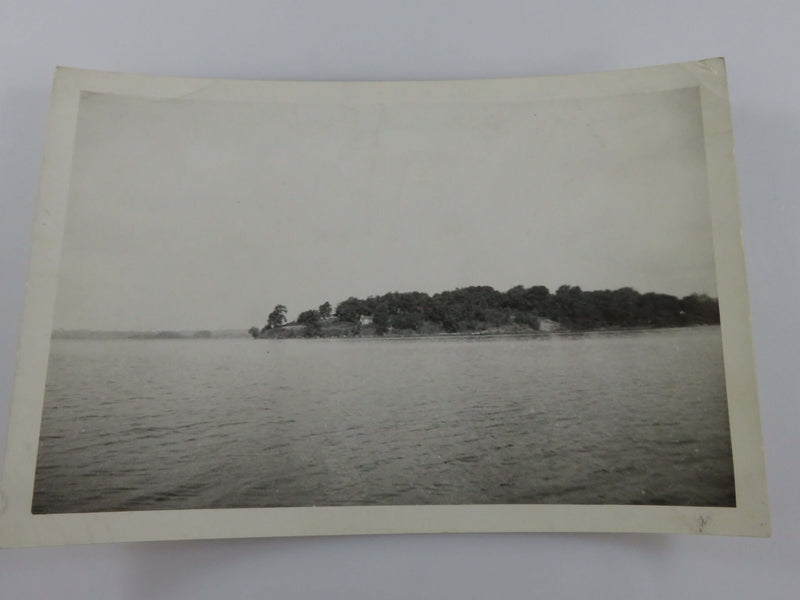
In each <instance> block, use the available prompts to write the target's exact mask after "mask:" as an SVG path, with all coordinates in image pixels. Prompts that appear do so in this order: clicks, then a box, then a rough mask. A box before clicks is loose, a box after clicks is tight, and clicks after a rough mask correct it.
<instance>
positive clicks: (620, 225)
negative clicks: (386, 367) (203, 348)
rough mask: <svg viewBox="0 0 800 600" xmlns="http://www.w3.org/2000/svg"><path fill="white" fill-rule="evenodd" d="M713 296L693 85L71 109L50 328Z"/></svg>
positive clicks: (186, 325)
mask: <svg viewBox="0 0 800 600" xmlns="http://www.w3.org/2000/svg"><path fill="white" fill-rule="evenodd" d="M519 284H521V285H524V286H525V287H530V286H532V285H545V286H547V287H548V288H549V289H550V291H551V292H554V291H555V290H556V289H557V288H558V287H559V286H560V285H562V284H569V285H577V286H580V287H581V288H582V289H584V290H595V289H617V288H621V287H633V288H634V289H636V290H638V291H640V292H641V293H646V292H650V291H653V292H659V293H666V294H672V295H675V296H678V297H682V296H686V295H688V294H692V293H699V294H708V295H710V296H713V297H716V295H717V291H716V283H715V277H714V260H713V244H712V236H711V224H710V216H709V209H708V200H707V187H706V175H705V159H704V138H703V129H702V116H701V112H700V104H699V95H698V92H697V89H695V88H689V89H685V90H676V91H668V92H659V93H652V94H632V95H625V96H617V97H610V98H590V99H559V100H557V101H537V102H524V103H523V102H518V103H465V104H453V103H446V104H445V103H431V104H411V103H401V102H396V103H382V104H377V103H358V102H357V101H354V102H353V103H352V104H348V105H326V104H322V103H314V102H312V101H309V102H308V103H305V104H290V103H274V104H257V103H233V102H211V101H203V100H185V99H175V100H152V99H143V98H134V97H126V96H114V95H102V94H88V95H85V96H84V97H83V98H82V99H81V106H80V112H79V119H78V128H77V136H76V145H75V154H74V161H73V173H72V188H71V194H70V205H69V207H68V213H67V222H66V229H65V237H64V249H63V257H62V265H61V272H60V277H59V290H58V296H57V303H56V317H55V321H54V325H53V328H54V329H65V330H76V329H90V330H108V331H125V330H131V331H155V330H173V331H175V330H179V331H184V330H185V331H195V330H220V329H240V328H245V329H246V328H247V327H249V326H250V325H259V326H261V325H263V324H264V323H265V322H266V319H267V315H268V314H269V312H270V311H271V310H272V308H273V307H274V306H275V305H276V304H284V305H286V306H287V307H288V309H289V318H290V319H293V318H294V317H296V315H297V314H298V313H299V312H301V311H303V310H306V309H309V308H316V307H317V306H319V305H320V304H322V303H323V302H325V301H329V302H331V303H332V304H333V305H335V304H336V303H337V302H340V301H342V300H345V299H346V298H348V297H350V296H356V297H360V298H364V297H367V296H370V295H380V294H384V293H386V292H390V291H400V292H405V291H420V292H425V293H428V294H434V293H437V292H441V291H444V290H450V289H455V288H461V287H467V286H471V285H490V286H492V287H493V288H495V289H497V290H500V291H505V290H507V289H509V288H511V287H514V286H515V285H519Z"/></svg>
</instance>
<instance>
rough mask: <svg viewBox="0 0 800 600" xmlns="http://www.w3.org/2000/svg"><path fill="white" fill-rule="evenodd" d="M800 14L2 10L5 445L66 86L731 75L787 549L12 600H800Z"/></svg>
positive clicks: (42, 571)
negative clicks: (672, 71)
mask: <svg viewBox="0 0 800 600" xmlns="http://www.w3.org/2000/svg"><path fill="white" fill-rule="evenodd" d="M798 32H800V3H798V2H797V0H769V1H767V2H749V1H746V0H741V1H734V0H718V1H715V0H672V1H670V2H663V1H662V2H658V3H656V2H648V1H646V0H606V1H605V2H597V1H596V0H573V1H567V0H565V1H563V2H545V1H544V0H540V1H538V2H537V1H534V0H497V1H495V2H479V1H477V0H460V1H458V2H456V1H447V2H445V1H439V2H436V1H433V0H404V1H403V2H399V1H397V2H387V1H379V0H372V1H370V0H363V1H359V0H337V1H335V2H325V1H298V0H294V1H291V0H274V1H271V2H270V1H261V2H259V1H252V2H248V1H245V0H242V1H238V0H236V1H234V0H229V1H227V2H214V1H213V0H191V1H190V0H136V1H124V0H71V1H67V0H39V1H31V0H3V2H1V3H0V203H2V204H0V215H2V217H0V290H2V292H1V295H0V298H2V300H1V301H0V439H1V440H4V439H5V426H6V422H7V412H8V403H9V400H10V393H11V382H12V373H13V369H14V355H15V348H16V344H17V338H18V335H19V323H20V317H21V313H22V301H23V292H24V287H25V275H26V268H27V267H26V265H27V260H28V255H29V252H30V242H31V227H32V222H33V211H34V199H35V194H36V185H37V178H38V171H39V164H40V157H41V152H42V147H43V139H44V116H45V112H46V108H47V103H48V94H49V87H50V83H51V77H52V72H53V68H54V66H55V65H68V66H76V67H86V68H94V69H106V70H118V71H132V72H142V73H151V74H165V75H184V76H199V77H226V78H254V79H316V80H331V79H366V80H375V79H383V80H385V79H439V78H474V77H502V76H532V75H542V74H559V73H572V72H586V71H598V70H607V69H618V68H627V67H637V66H644V65H652V64H660V63H668V62H679V61H688V60H695V59H699V58H707V57H712V56H719V55H723V56H726V57H727V59H728V74H729V83H730V91H731V100H732V104H733V116H734V127H735V136H736V148H737V162H738V167H739V180H740V185H741V196H742V212H743V219H744V231H743V236H744V242H745V249H746V253H747V267H748V272H749V278H750V288H751V301H752V312H753V327H754V334H755V344H756V357H757V363H758V376H759V387H760V393H761V405H762V416H763V422H764V432H765V437H766V454H767V466H768V477H769V488H770V497H771V506H772V514H773V537H772V538H771V539H768V540H755V539H736V538H714V537H689V536H649V535H574V534H570V535H527V534H526V535H449V536H395V537H391V536H385V537H365V538H329V539H277V540H234V541H211V542H170V543H140V544H116V545H105V546H94V547H91V546H86V547H69V548H49V549H28V550H2V551H0V598H124V599H128V598H130V599H134V598H136V599H138V598H192V599H199V598H220V597H225V598H232V599H233V598H273V597H274V598H310V597H323V598H347V599H353V598H453V599H456V598H457V599H469V598H476V599H477V598H531V597H543V598H571V597H592V598H609V599H615V600H616V599H618V598H639V599H647V598H687V599H691V598H716V597H724V598H726V599H733V598H761V599H765V598H790V597H795V596H797V595H798V594H799V593H800V574H798V568H797V565H798V564H799V563H800V468H798V463H797V459H798V457H800V443H798V442H800V433H799V432H800V426H799V424H800V408H799V407H800V393H799V390H800V316H798V311H797V304H798V299H800V235H798V234H797V230H798V229H799V228H800V198H798V192H799V191H800V181H798V173H800V167H798V165H800V110H798V98H800V75H798V74H800V42H798V39H800V37H798Z"/></svg>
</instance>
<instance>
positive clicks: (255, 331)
mask: <svg viewBox="0 0 800 600" xmlns="http://www.w3.org/2000/svg"><path fill="white" fill-rule="evenodd" d="M247 333H249V334H250V335H252V336H253V339H255V338H257V337H258V335H259V334H260V333H261V330H260V329H259V328H258V327H251V328H250V329H248V330H247Z"/></svg>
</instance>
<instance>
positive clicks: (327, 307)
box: [319, 302, 333, 319]
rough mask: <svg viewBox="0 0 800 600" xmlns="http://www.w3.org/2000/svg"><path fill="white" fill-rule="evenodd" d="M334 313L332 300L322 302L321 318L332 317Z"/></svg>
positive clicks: (320, 308)
mask: <svg viewBox="0 0 800 600" xmlns="http://www.w3.org/2000/svg"><path fill="white" fill-rule="evenodd" d="M332 314H333V308H331V303H330V302H325V304H320V307H319V316H320V317H321V318H323V319H330V318H331V315H332Z"/></svg>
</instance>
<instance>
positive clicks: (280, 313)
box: [267, 304, 286, 327]
mask: <svg viewBox="0 0 800 600" xmlns="http://www.w3.org/2000/svg"><path fill="white" fill-rule="evenodd" d="M267 323H268V324H269V326H270V327H281V326H282V325H283V324H284V323H286V307H285V306H284V305H283V304H278V305H277V306H276V307H275V310H273V311H272V312H271V313H269V317H267Z"/></svg>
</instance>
